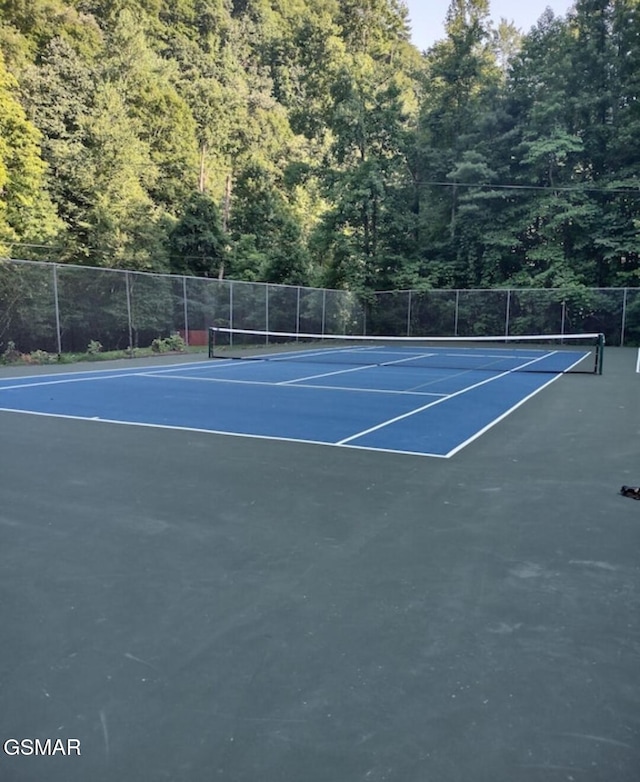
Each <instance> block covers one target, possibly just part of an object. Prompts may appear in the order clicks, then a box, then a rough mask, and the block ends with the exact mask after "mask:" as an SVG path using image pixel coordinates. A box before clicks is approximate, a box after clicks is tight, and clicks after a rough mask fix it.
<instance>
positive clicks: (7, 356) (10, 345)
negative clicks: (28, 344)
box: [1, 340, 22, 364]
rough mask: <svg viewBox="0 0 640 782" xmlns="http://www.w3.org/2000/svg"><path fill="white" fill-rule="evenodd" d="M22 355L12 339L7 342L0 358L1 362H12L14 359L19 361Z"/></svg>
mask: <svg viewBox="0 0 640 782" xmlns="http://www.w3.org/2000/svg"><path fill="white" fill-rule="evenodd" d="M21 358H22V355H21V353H20V351H19V350H16V343H15V342H13V340H9V341H8V342H7V348H6V350H5V351H4V353H3V354H2V357H1V360H2V363H3V364H13V363H14V362H15V361H20V359H21Z"/></svg>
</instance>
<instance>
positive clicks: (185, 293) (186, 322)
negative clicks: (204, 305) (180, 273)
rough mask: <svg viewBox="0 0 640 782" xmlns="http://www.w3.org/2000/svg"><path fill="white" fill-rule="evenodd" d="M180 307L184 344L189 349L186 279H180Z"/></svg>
mask: <svg viewBox="0 0 640 782" xmlns="http://www.w3.org/2000/svg"><path fill="white" fill-rule="evenodd" d="M182 306H183V312H184V344H185V345H186V346H187V347H189V307H188V304H187V278H186V277H183V278H182Z"/></svg>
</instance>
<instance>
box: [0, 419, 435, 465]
mask: <svg viewBox="0 0 640 782" xmlns="http://www.w3.org/2000/svg"><path fill="white" fill-rule="evenodd" d="M0 413H21V414H22V415H36V416H40V417H42V418H63V419H65V420H70V421H89V422H90V423H97V424H118V425H120V426H138V427H142V428H144V429H168V430H170V431H176V432H195V433H197V434H215V435H222V436H224V437H242V438H245V439H247V438H249V439H251V440H272V441H274V440H275V441H279V442H285V443H301V444H303V445H324V446H329V447H330V448H345V449H348V450H357V451H373V452H382V453H395V454H401V455H403V456H428V457H431V458H435V459H446V458H447V457H446V456H445V455H444V454H441V453H423V452H421V451H400V450H394V449H392V448H371V447H370V446H363V445H344V446H343V445H342V444H341V443H330V442H326V441H324V440H304V439H302V438H296V437H276V436H275V435H267V434H244V433H243V432H224V431H220V430H217V429H198V428H196V427H192V426H171V425H170V424H148V423H143V422H140V421H119V420H118V419H114V418H98V417H97V416H94V417H91V416H81V415H65V414H62V413H41V412H39V411H36V410H14V409H13V408H11V407H0Z"/></svg>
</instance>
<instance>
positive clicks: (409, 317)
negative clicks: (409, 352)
mask: <svg viewBox="0 0 640 782" xmlns="http://www.w3.org/2000/svg"><path fill="white" fill-rule="evenodd" d="M410 336H411V291H409V301H408V302H407V337H410Z"/></svg>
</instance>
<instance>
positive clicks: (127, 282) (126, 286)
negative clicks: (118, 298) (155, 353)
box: [124, 272, 133, 355]
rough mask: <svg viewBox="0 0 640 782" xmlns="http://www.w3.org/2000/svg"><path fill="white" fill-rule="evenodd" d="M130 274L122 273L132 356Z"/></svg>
mask: <svg viewBox="0 0 640 782" xmlns="http://www.w3.org/2000/svg"><path fill="white" fill-rule="evenodd" d="M129 274H130V272H125V273H124V282H125V289H126V291H127V322H128V325H129V353H130V354H131V355H133V321H132V319H131V286H130V284H129Z"/></svg>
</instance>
